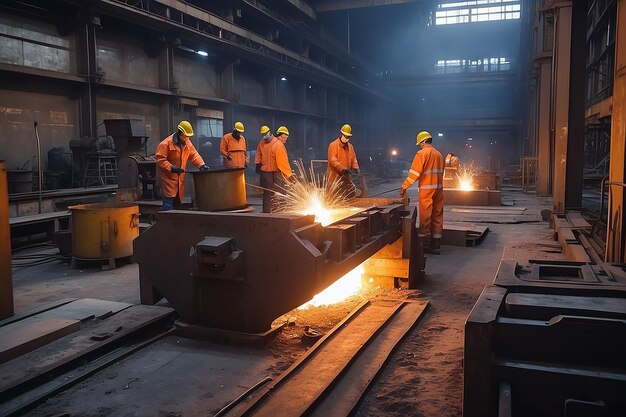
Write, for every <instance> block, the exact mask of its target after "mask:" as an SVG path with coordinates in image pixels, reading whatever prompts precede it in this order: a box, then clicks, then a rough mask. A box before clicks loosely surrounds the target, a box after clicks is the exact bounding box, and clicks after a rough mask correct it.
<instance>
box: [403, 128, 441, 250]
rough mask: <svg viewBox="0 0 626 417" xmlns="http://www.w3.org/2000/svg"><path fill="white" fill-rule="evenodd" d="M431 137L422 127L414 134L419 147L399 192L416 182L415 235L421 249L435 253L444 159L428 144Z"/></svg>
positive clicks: (438, 239)
mask: <svg viewBox="0 0 626 417" xmlns="http://www.w3.org/2000/svg"><path fill="white" fill-rule="evenodd" d="M432 142H433V138H432V136H431V135H430V133H428V132H426V131H422V132H419V133H418V134H417V138H416V143H417V145H418V146H419V147H420V150H419V151H417V152H416V153H415V158H413V163H412V164H411V169H409V175H408V176H407V177H406V179H405V180H404V182H403V183H402V188H401V189H400V196H402V197H404V196H405V195H406V190H407V188H409V187H411V186H412V185H413V184H415V182H416V181H418V182H419V184H418V191H419V217H420V230H419V234H418V236H420V237H422V239H423V242H424V251H426V252H428V253H433V254H437V255H438V254H439V253H440V251H441V236H442V233H443V170H444V165H445V161H444V159H443V156H442V155H441V153H440V152H439V151H438V150H437V149H435V147H434V146H433V145H432Z"/></svg>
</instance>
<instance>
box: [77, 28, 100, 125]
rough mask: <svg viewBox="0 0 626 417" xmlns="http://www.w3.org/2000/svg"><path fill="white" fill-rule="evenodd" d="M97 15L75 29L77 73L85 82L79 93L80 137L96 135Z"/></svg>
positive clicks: (97, 76)
mask: <svg viewBox="0 0 626 417" xmlns="http://www.w3.org/2000/svg"><path fill="white" fill-rule="evenodd" d="M99 22H100V20H99V18H97V17H89V18H88V21H87V22H84V23H83V24H82V25H81V26H80V29H78V31H77V37H76V38H77V47H78V50H79V51H83V52H82V53H80V52H79V53H78V54H76V56H77V58H78V70H79V74H83V75H84V77H85V80H86V81H87V84H85V85H84V86H83V88H82V91H81V95H80V135H81V137H85V136H88V137H95V136H96V124H97V122H96V120H97V117H96V114H97V113H96V92H95V85H94V84H95V83H96V82H97V81H98V78H99V74H98V64H97V62H96V51H97V46H96V23H97V24H99Z"/></svg>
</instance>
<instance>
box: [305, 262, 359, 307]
mask: <svg viewBox="0 0 626 417" xmlns="http://www.w3.org/2000/svg"><path fill="white" fill-rule="evenodd" d="M363 271H364V270H363V265H362V264H361V265H359V266H357V267H356V268H354V269H353V270H352V271H350V272H348V273H347V274H346V275H344V276H343V277H341V278H340V279H338V280H337V281H336V282H335V283H334V284H333V285H331V286H330V287H328V288H326V289H325V290H324V291H322V292H321V293H319V294H317V295H316V296H315V297H313V299H312V300H311V301H309V302H307V303H304V304H302V305H301V306H300V307H298V308H299V309H307V308H309V307H320V306H325V305H330V304H335V303H338V302H340V301H343V300H345V299H346V298H348V297H350V296H353V295H355V294H356V293H358V292H359V290H360V289H361V274H363Z"/></svg>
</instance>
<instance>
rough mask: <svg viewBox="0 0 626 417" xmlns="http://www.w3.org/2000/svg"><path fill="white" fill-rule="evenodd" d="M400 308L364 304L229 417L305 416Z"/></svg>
mask: <svg viewBox="0 0 626 417" xmlns="http://www.w3.org/2000/svg"><path fill="white" fill-rule="evenodd" d="M400 307H401V303H399V302H395V301H391V302H388V303H377V304H371V303H370V304H368V305H367V306H366V307H365V308H364V309H362V310H360V311H359V312H358V315H356V316H354V317H353V318H352V319H351V320H350V321H349V323H348V324H347V325H345V324H344V325H342V326H341V328H337V327H336V328H335V329H336V330H334V332H333V333H332V335H331V337H329V338H326V339H324V340H320V341H319V342H318V343H319V345H318V346H317V347H316V349H315V350H314V351H313V352H312V353H311V354H310V355H308V356H307V360H306V362H300V363H299V365H298V367H295V368H294V367H293V366H292V367H291V368H290V369H288V370H287V371H285V374H286V377H282V378H281V377H279V378H278V379H277V380H276V381H274V382H272V383H270V385H269V386H267V387H266V388H264V389H263V390H262V391H261V392H260V393H259V394H258V396H257V400H256V401H254V402H253V403H252V404H250V405H245V406H244V407H245V409H243V410H239V411H237V412H235V413H234V414H233V415H239V416H241V415H256V416H272V417H274V416H279V415H280V416H283V415H284V416H300V415H305V414H306V413H307V412H308V411H309V410H310V408H311V406H312V405H313V404H314V403H315V402H316V401H317V400H318V398H319V397H320V396H322V395H323V394H324V393H325V392H326V391H327V389H328V388H329V387H330V386H331V384H332V383H333V381H334V380H335V378H336V377H337V376H338V375H340V374H341V373H343V372H344V371H345V370H346V369H347V367H349V366H350V364H351V362H352V361H353V360H354V358H355V355H357V354H358V353H359V351H361V350H362V349H363V347H364V346H365V345H366V344H367V343H368V341H369V340H370V339H371V338H372V337H373V336H374V335H376V334H377V332H378V331H379V330H380V328H381V326H384V325H385V323H387V322H388V321H389V320H390V319H391V317H393V316H394V315H395V314H396V313H397V312H398V311H399V308H400ZM285 374H283V375H285Z"/></svg>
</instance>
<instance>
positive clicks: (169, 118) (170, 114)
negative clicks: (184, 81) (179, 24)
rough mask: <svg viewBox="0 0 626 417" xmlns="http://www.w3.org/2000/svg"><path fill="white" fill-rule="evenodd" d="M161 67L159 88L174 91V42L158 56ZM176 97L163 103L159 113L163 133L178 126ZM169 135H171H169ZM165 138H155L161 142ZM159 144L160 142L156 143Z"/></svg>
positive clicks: (169, 41) (168, 43)
mask: <svg viewBox="0 0 626 417" xmlns="http://www.w3.org/2000/svg"><path fill="white" fill-rule="evenodd" d="M158 67H159V88H161V89H162V90H167V91H172V92H175V91H173V87H174V86H175V83H174V46H173V41H172V40H170V39H168V40H167V41H166V43H165V45H164V47H163V49H162V50H161V52H160V53H159V56H158ZM176 99H177V98H175V97H167V98H166V99H165V100H163V101H162V102H161V106H160V108H159V113H160V116H161V120H160V126H159V128H160V129H161V132H173V131H174V126H175V125H176V124H178V122H176V121H175V120H174V117H175V116H176V115H175V114H174V100H176ZM167 134H168V135H169V133H167ZM161 139H163V138H155V141H160V140H161ZM156 143H157V144H158V142H156Z"/></svg>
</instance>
